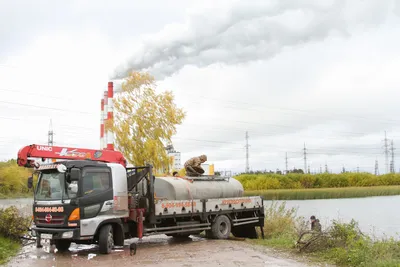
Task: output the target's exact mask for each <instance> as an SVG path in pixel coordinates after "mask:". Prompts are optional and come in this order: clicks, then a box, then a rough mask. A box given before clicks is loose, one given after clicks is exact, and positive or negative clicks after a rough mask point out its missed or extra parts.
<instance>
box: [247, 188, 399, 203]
mask: <svg viewBox="0 0 400 267" xmlns="http://www.w3.org/2000/svg"><path fill="white" fill-rule="evenodd" d="M244 195H246V196H263V197H264V199H265V200H305V199H331V198H360V197H372V196H392V195H400V186H397V185H393V186H369V187H341V188H310V189H275V190H273V189H271V190H245V192H244Z"/></svg>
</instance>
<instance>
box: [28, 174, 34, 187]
mask: <svg viewBox="0 0 400 267" xmlns="http://www.w3.org/2000/svg"><path fill="white" fill-rule="evenodd" d="M32 187H33V177H32V176H31V177H28V188H29V189H31V188H32Z"/></svg>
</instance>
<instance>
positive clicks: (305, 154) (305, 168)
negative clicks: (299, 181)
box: [303, 143, 307, 173]
mask: <svg viewBox="0 0 400 267" xmlns="http://www.w3.org/2000/svg"><path fill="white" fill-rule="evenodd" d="M303 150H304V173H306V172H307V149H306V143H304V149H303Z"/></svg>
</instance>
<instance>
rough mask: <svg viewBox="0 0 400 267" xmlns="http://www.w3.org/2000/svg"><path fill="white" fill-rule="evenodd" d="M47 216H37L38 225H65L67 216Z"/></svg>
mask: <svg viewBox="0 0 400 267" xmlns="http://www.w3.org/2000/svg"><path fill="white" fill-rule="evenodd" d="M46 216H47V215H39V216H36V218H35V221H36V224H45V225H62V224H64V218H65V216H56V215H54V216H51V218H49V217H46Z"/></svg>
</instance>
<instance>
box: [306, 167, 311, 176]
mask: <svg viewBox="0 0 400 267" xmlns="http://www.w3.org/2000/svg"><path fill="white" fill-rule="evenodd" d="M307 172H308V173H309V174H310V173H311V172H310V165H308V170H307Z"/></svg>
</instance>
